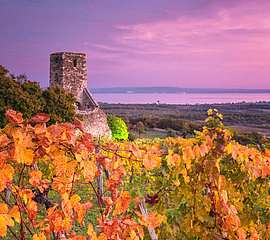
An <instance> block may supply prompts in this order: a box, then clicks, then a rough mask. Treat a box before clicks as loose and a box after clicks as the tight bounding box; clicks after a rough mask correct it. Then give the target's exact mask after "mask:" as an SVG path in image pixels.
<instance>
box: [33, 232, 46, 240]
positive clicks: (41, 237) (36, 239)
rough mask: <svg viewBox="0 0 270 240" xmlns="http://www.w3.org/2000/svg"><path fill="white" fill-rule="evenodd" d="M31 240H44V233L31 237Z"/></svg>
mask: <svg viewBox="0 0 270 240" xmlns="http://www.w3.org/2000/svg"><path fill="white" fill-rule="evenodd" d="M33 240H46V237H45V235H44V233H35V234H34V235H33Z"/></svg>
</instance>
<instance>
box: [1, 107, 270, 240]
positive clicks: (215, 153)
mask: <svg viewBox="0 0 270 240" xmlns="http://www.w3.org/2000/svg"><path fill="white" fill-rule="evenodd" d="M6 118H7V119H8V120H9V124H8V125H6V127H5V128H4V129H2V130H1V132H0V164H1V168H0V204H1V207H0V237H2V238H4V239H34V240H44V239H52V240H58V239H72V240H92V239H93V240H114V239H115V240H116V239H117V240H139V239H151V236H152V235H151V233H153V231H154V232H155V233H154V234H157V236H158V237H159V239H241V240H245V239H249V240H255V239H262V240H265V239H269V234H270V233H269V231H270V181H269V179H270V150H269V149H263V150H258V149H255V148H250V147H247V146H242V145H240V144H239V143H237V142H235V141H233V140H232V133H231V132H230V131H228V130H227V129H226V128H225V127H224V126H223V124H222V115H221V114H220V113H218V111H217V110H214V109H213V110H212V109H210V110H209V111H208V118H207V119H206V122H205V127H204V128H203V130H202V131H201V132H196V136H195V137H194V138H187V139H184V138H166V139H154V140H148V139H138V140H136V141H134V142H128V141H122V142H115V141H113V140H106V139H104V140H94V139H92V137H91V135H90V134H87V133H85V132H84V131H83V130H82V127H81V125H80V123H79V122H75V123H74V124H71V123H58V124H55V125H51V126H47V124H46V123H47V122H48V121H49V119H50V118H49V117H48V116H47V115H45V114H38V115H36V116H34V117H32V118H31V119H29V120H28V121H26V122H25V121H23V118H22V114H20V113H17V112H15V111H12V110H9V111H7V112H6ZM145 204H146V205H145ZM143 206H146V207H147V211H143ZM152 239H153V238H152Z"/></svg>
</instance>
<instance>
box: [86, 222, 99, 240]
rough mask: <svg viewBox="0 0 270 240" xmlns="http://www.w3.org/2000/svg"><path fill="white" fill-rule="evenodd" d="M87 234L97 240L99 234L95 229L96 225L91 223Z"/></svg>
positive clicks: (92, 239)
mask: <svg viewBox="0 0 270 240" xmlns="http://www.w3.org/2000/svg"><path fill="white" fill-rule="evenodd" d="M87 234H88V236H89V237H91V240H97V239H98V238H97V234H96V232H95V230H94V227H93V225H92V224H91V223H89V224H88V229H87Z"/></svg>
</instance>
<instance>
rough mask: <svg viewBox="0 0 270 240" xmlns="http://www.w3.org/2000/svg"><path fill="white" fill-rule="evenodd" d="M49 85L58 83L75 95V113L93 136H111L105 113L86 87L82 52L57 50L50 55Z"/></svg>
mask: <svg viewBox="0 0 270 240" xmlns="http://www.w3.org/2000/svg"><path fill="white" fill-rule="evenodd" d="M50 85H59V86H61V87H63V88H64V89H65V90H66V91H67V92H70V93H72V94H73V95H74V96H75V97H76V104H77V114H78V115H79V116H80V117H81V118H82V119H83V121H84V126H85V130H86V131H87V132H89V133H91V134H92V135H93V136H96V137H99V136H108V137H109V136H111V132H110V129H109V127H108V123H107V116H106V114H105V113H104V112H103V111H102V110H101V109H100V107H99V105H98V103H97V102H96V101H95V100H94V98H93V97H92V95H91V93H90V92H89V91H88V89H87V65H86V55H85V54H84V53H72V52H58V53H53V54H51V55H50Z"/></svg>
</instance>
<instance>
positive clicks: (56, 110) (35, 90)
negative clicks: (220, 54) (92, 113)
mask: <svg viewBox="0 0 270 240" xmlns="http://www.w3.org/2000/svg"><path fill="white" fill-rule="evenodd" d="M74 103H75V99H74V97H73V96H72V95H71V94H68V93H65V92H64V90H63V89H60V88H57V87H50V88H48V89H45V90H43V89H41V87H40V85H39V83H37V82H31V81H28V80H27V78H26V77H25V76H24V75H20V76H18V77H14V76H13V75H11V74H9V72H8V70H7V69H5V68H4V67H3V66H1V65H0V127H3V126H4V125H5V123H6V118H5V115H4V113H5V111H6V110H7V109H9V108H12V109H14V110H16V111H19V112H22V113H23V115H24V117H25V118H30V117H31V116H33V115H34V114H37V113H39V112H44V113H48V114H49V115H50V116H51V122H50V123H53V122H56V121H71V120H72V119H73V117H74V115H75V105H74Z"/></svg>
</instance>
